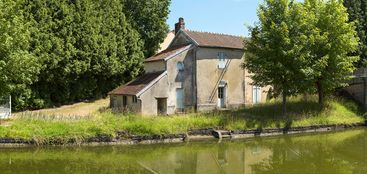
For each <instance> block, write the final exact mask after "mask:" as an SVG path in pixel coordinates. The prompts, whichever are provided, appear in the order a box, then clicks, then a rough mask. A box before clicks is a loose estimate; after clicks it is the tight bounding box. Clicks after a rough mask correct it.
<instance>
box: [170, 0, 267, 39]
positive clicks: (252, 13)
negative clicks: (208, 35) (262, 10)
mask: <svg viewBox="0 0 367 174" xmlns="http://www.w3.org/2000/svg"><path fill="white" fill-rule="evenodd" d="M261 2H262V0H172V4H171V7H170V10H171V13H170V15H169V19H168V20H167V23H168V24H169V26H170V28H171V29H173V27H174V24H175V23H176V22H177V21H178V18H179V17H183V18H185V23H186V28H187V29H190V30H197V31H208V32H216V33H225V34H233V35H242V36H247V35H248V30H247V27H246V26H245V24H246V25H253V24H254V23H255V22H256V21H257V15H256V10H257V7H258V5H259V4H260V3H261Z"/></svg>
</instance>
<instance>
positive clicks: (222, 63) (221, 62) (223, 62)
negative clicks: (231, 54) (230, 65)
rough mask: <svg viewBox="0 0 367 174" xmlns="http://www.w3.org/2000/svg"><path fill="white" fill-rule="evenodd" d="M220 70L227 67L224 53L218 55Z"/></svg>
mask: <svg viewBox="0 0 367 174" xmlns="http://www.w3.org/2000/svg"><path fill="white" fill-rule="evenodd" d="M218 60H219V63H218V68H219V69H224V68H225V67H226V53H224V52H219V53H218Z"/></svg>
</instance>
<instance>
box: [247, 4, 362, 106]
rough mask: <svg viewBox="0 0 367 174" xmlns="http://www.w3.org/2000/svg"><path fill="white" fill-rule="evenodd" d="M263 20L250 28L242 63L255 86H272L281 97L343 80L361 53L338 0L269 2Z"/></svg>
mask: <svg viewBox="0 0 367 174" xmlns="http://www.w3.org/2000/svg"><path fill="white" fill-rule="evenodd" d="M258 16H259V19H260V22H259V23H258V24H257V25H256V26H255V27H254V28H251V39H250V41H249V42H247V43H246V47H245V51H246V58H245V63H244V67H245V68H247V69H248V70H249V72H251V73H253V76H252V78H253V80H254V84H256V85H260V86H266V85H272V86H274V87H275V89H277V90H278V92H280V93H281V94H282V96H283V112H285V102H286V96H288V95H297V94H300V93H304V92H310V93H313V92H314V91H317V93H318V95H319V103H320V104H321V105H323V102H324V95H325V93H326V94H327V93H328V92H331V91H333V90H334V89H335V88H337V87H341V86H343V85H344V84H345V82H346V80H347V79H348V78H349V77H350V73H351V72H353V70H354V69H355V68H354V63H355V62H356V61H358V56H350V53H352V52H354V51H355V50H356V48H357V46H358V37H357V35H356V32H355V30H354V29H355V27H354V23H349V22H348V14H347V12H346V9H345V8H344V6H343V4H342V3H341V2H339V1H337V0H327V1H325V0H305V1H304V2H297V1H288V0H265V2H264V4H262V5H260V8H259V10H258Z"/></svg>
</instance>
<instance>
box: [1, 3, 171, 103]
mask: <svg viewBox="0 0 367 174" xmlns="http://www.w3.org/2000/svg"><path fill="white" fill-rule="evenodd" d="M2 1H3V0H2ZM5 2H6V3H5ZM9 4H13V5H12V6H10V5H9ZM169 4H170V1H169V0H163V1H161V0H160V1H157V0H150V1H134V0H101V1H93V0H75V1H68V0H37V1H30V0H12V1H10V2H8V1H4V3H1V5H0V10H1V12H0V13H1V14H0V21H3V22H2V23H1V24H0V25H1V26H4V27H10V28H12V29H13V30H17V31H16V32H11V30H9V29H7V28H1V30H4V31H5V30H7V32H2V33H1V34H0V38H1V39H4V40H6V37H9V36H10V37H13V36H14V39H11V41H14V43H15V44H13V45H9V44H11V42H3V41H2V42H1V43H2V45H1V46H0V50H6V51H7V52H5V51H4V52H1V51H0V52H1V53H0V54H1V55H2V57H0V72H1V71H2V68H1V67H2V59H4V58H7V57H14V58H11V59H9V58H7V59H6V60H12V61H17V65H16V66H17V67H10V66H6V67H7V68H8V69H11V71H10V70H7V72H9V77H6V76H3V75H2V76H1V77H0V81H3V80H2V79H5V78H6V79H7V81H4V84H6V85H4V86H5V87H6V86H9V85H10V86H14V84H19V85H21V86H24V89H27V91H28V92H27V93H24V91H19V90H16V89H15V88H9V87H7V89H6V92H7V93H11V94H12V95H13V98H14V99H15V100H14V104H15V106H16V109H17V110H22V109H36V108H42V107H47V106H53V105H59V104H66V103H71V102H75V101H81V100H85V99H93V98H99V97H102V96H105V95H106V94H107V92H109V91H110V90H112V89H114V88H115V87H117V86H118V85H121V84H123V83H126V82H128V81H130V80H131V79H133V78H134V77H136V76H137V75H139V73H141V72H142V63H143V60H144V57H145V55H151V54H154V53H155V51H157V49H158V48H159V43H160V42H161V41H162V40H163V39H164V37H165V35H166V33H167V31H168V26H167V24H166V23H165V21H166V19H167V16H168V12H169V10H168V7H169ZM146 5H150V7H152V8H151V9H150V8H148V7H146ZM158 9H159V10H158ZM9 12H13V13H9ZM10 15H13V16H10ZM149 17H151V18H149ZM162 21H164V22H162ZM7 33H8V34H7ZM12 33H13V34H12ZM15 33H17V34H15ZM12 35H13V36H12ZM7 40H9V41H10V39H7ZM3 43H6V44H8V45H5V44H3ZM7 64H9V63H7ZM14 66H15V65H14ZM22 66H24V67H27V68H26V69H22ZM32 67H34V68H32ZM23 70H24V71H23ZM12 71H13V72H12ZM18 71H22V72H18ZM2 74H3V73H2ZM18 76H21V78H20V77H18ZM22 78H23V79H22ZM9 79H10V80H9ZM11 79H17V80H18V81H14V80H11ZM4 86H3V87H4ZM0 88H1V87H0ZM0 91H5V89H4V90H3V89H1V90H0ZM25 94H26V95H25Z"/></svg>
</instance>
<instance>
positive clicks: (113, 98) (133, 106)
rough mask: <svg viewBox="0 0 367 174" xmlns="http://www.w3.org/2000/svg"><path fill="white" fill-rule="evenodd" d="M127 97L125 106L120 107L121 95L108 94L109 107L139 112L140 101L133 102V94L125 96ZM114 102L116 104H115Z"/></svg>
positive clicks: (121, 102) (121, 104) (121, 103)
mask: <svg viewBox="0 0 367 174" xmlns="http://www.w3.org/2000/svg"><path fill="white" fill-rule="evenodd" d="M126 97H127V98H126V99H127V101H126V102H127V106H126V108H122V106H123V95H110V103H111V107H112V108H114V109H121V110H127V111H131V112H135V113H140V112H141V101H140V100H138V101H137V103H134V102H133V96H126ZM115 104H116V105H115Z"/></svg>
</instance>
